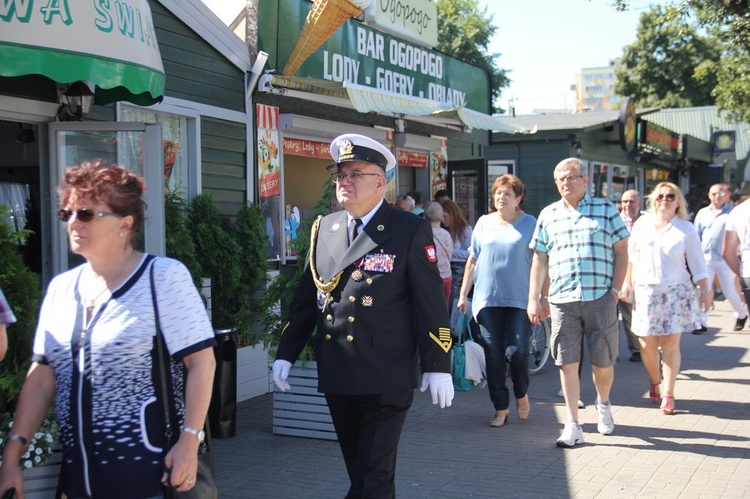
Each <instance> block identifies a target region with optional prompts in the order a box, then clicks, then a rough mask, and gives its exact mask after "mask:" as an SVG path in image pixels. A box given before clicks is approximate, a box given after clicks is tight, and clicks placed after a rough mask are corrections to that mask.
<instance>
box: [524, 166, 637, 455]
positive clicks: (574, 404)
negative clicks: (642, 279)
mask: <svg viewBox="0 0 750 499" xmlns="http://www.w3.org/2000/svg"><path fill="white" fill-rule="evenodd" d="M554 177H555V184H556V185H557V189H558V191H559V192H560V195H561V196H562V199H560V201H556V202H555V203H552V204H551V205H549V206H547V207H546V208H544V209H543V210H542V212H541V213H540V214H539V218H538V220H537V225H536V230H535V233H534V237H533V238H532V240H531V243H530V245H529V246H530V248H531V249H532V250H533V251H534V256H533V259H532V264H531V277H530V286H529V306H528V314H529V320H531V321H532V322H533V323H535V324H539V323H541V321H542V320H544V319H546V317H547V316H548V315H551V317H552V354H553V355H554V358H555V363H556V364H557V365H558V366H559V367H560V381H561V383H562V387H563V394H564V395H565V405H566V407H567V416H568V419H567V422H566V423H565V429H564V430H563V434H562V436H560V438H559V439H558V440H557V445H558V447H573V446H574V445H578V444H582V443H583V430H582V429H581V426H580V425H579V424H578V399H579V396H580V391H581V387H580V380H579V377H578V365H579V363H580V362H581V354H582V338H585V339H586V344H587V345H588V349H589V358H590V361H591V369H592V371H593V378H594V386H595V387H596V393H597V404H596V408H597V412H598V414H599V421H598V424H597V430H598V431H599V433H601V434H603V435H609V434H610V433H612V432H613V431H614V429H615V424H614V421H613V419H612V411H611V408H610V404H609V392H610V389H611V388H612V381H613V380H614V365H615V362H616V361H617V354H618V352H619V328H618V321H617V302H618V299H619V294H620V289H619V288H620V286H621V285H622V281H623V279H624V278H625V272H626V270H627V263H628V247H627V239H628V229H627V228H626V227H625V224H624V223H623V221H622V218H620V214H619V213H618V211H617V209H616V208H615V206H614V205H613V204H612V203H610V202H609V201H607V200H606V199H598V198H592V197H591V196H589V195H588V193H587V189H588V183H589V177H588V175H586V165H585V164H584V163H583V161H581V160H580V159H578V158H567V159H564V160H562V161H560V163H558V164H557V166H556V167H555V171H554ZM548 272H549V279H550V288H549V296H541V291H542V284H543V283H544V278H545V276H546V275H547V273H548Z"/></svg>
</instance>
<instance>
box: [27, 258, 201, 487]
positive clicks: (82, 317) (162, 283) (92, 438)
mask: <svg viewBox="0 0 750 499" xmlns="http://www.w3.org/2000/svg"><path fill="white" fill-rule="evenodd" d="M152 262H153V264H154V266H155V267H154V271H155V272H154V281H155V287H156V296H157V301H158V305H159V314H160V321H161V327H162V331H163V335H164V338H165V341H166V344H167V349H168V350H169V352H170V354H171V355H172V358H173V362H172V369H171V371H172V389H173V392H174V393H173V396H172V400H174V401H175V402H174V404H173V411H174V414H173V424H177V425H179V423H181V421H182V419H183V415H184V391H183V388H184V386H183V369H182V362H181V359H182V358H184V357H185V356H187V355H190V354H191V353H195V352H197V351H200V350H203V349H204V348H209V347H211V346H213V345H214V344H215V340H214V333H213V329H212V327H211V323H210V322H209V320H208V316H207V314H206V310H205V307H204V305H203V301H202V300H201V297H200V295H199V294H198V291H197V290H196V288H195V286H194V284H193V281H192V279H191V277H190V273H189V272H188V270H187V268H186V267H185V266H184V265H183V264H182V263H180V262H178V261H176V260H172V259H169V258H154V257H153V256H151V255H144V256H143V258H142V260H141V262H140V264H139V265H138V267H137V269H136V270H135V271H134V272H133V274H132V275H131V276H130V277H129V278H128V279H127V280H126V281H125V282H124V283H123V284H122V285H121V286H120V287H119V288H118V289H117V290H115V291H114V292H113V293H112V296H111V297H110V298H109V299H108V300H107V301H106V302H105V303H103V304H102V305H101V306H100V307H99V308H97V309H95V310H94V313H93V316H92V319H91V322H90V323H89V324H86V309H85V306H84V303H83V299H82V297H81V295H80V292H79V289H78V286H79V281H80V278H81V274H82V272H83V270H84V268H85V267H86V265H82V266H80V267H77V268H74V269H72V270H70V271H68V272H65V273H64V274H61V275H59V276H57V277H55V278H54V279H53V280H52V282H51V283H50V285H49V288H48V290H47V295H46V296H45V298H44V302H43V303H42V309H41V314H40V319H39V325H38V327H37V331H36V337H35V339H34V356H33V360H34V361H35V362H39V363H41V364H48V365H49V366H50V368H51V369H52V372H53V374H54V376H55V382H56V385H57V399H56V413H57V421H58V425H59V430H60V440H61V442H62V446H63V453H64V458H63V469H62V472H61V475H62V477H63V478H62V479H63V488H64V491H65V492H66V494H67V495H68V497H108V498H119V497H122V498H126V497H127V498H137V497H154V496H158V495H160V494H161V493H162V488H161V483H160V481H161V475H162V472H163V465H162V463H163V457H164V454H165V451H164V446H165V436H164V427H165V425H164V413H163V407H162V405H160V404H159V402H158V400H157V396H159V394H158V393H157V392H158V391H160V390H159V388H158V387H159V383H158V374H157V372H156V371H155V366H156V364H155V359H156V353H155V348H154V345H155V344H154V339H155V334H156V324H155V321H154V308H153V303H152V299H151V285H150V279H149V268H150V265H151V263H152ZM155 380H156V381H155ZM176 428H179V426H176Z"/></svg>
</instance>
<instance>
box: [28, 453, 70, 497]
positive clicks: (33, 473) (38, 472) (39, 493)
mask: <svg viewBox="0 0 750 499" xmlns="http://www.w3.org/2000/svg"><path fill="white" fill-rule="evenodd" d="M52 448H53V453H52V456H50V458H49V459H48V461H47V463H46V464H45V465H43V466H36V467H34V468H26V469H24V470H23V488H24V493H25V497H26V499H55V494H56V493H57V479H58V477H59V476H60V463H61V462H62V449H61V448H60V446H59V443H57V445H53V447H52Z"/></svg>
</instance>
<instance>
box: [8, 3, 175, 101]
mask: <svg viewBox="0 0 750 499" xmlns="http://www.w3.org/2000/svg"><path fill="white" fill-rule="evenodd" d="M3 3H4V4H5V9H4V12H3V9H2V8H1V6H2V4H3ZM35 5H36V3H35V2H31V1H27V2H21V1H13V0H11V1H10V2H9V3H8V2H1V1H0V76H4V77H15V76H26V75H33V74H38V75H42V76H45V77H47V78H49V79H51V80H54V81H56V82H58V83H73V82H75V81H79V80H85V81H90V82H93V83H94V84H95V85H96V86H97V89H96V94H95V101H96V103H98V104H108V103H110V102H114V101H120V100H126V101H130V102H133V103H135V104H139V105H151V104H154V103H156V102H159V101H161V99H162V97H163V95H164V84H165V76H164V66H163V65H162V61H161V55H160V53H159V46H158V44H157V41H156V32H155V30H154V24H153V21H152V19H151V9H150V8H149V5H148V1H147V0H130V1H128V2H127V3H125V2H81V1H75V2H71V1H68V2H52V3H49V4H47V5H46V6H37V8H34V7H35ZM106 5H109V7H107V6H106Z"/></svg>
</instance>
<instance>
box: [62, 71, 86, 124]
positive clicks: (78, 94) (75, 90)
mask: <svg viewBox="0 0 750 499" xmlns="http://www.w3.org/2000/svg"><path fill="white" fill-rule="evenodd" d="M94 88H95V86H94V84H93V83H91V82H90V81H86V80H79V81H74V82H73V83H69V84H65V83H58V84H57V99H58V102H60V111H59V112H58V117H59V118H60V119H61V120H62V121H66V120H68V119H70V118H73V119H76V120H78V121H81V120H82V119H83V117H84V116H85V115H87V114H88V113H89V111H90V110H91V103H92V102H93V101H94Z"/></svg>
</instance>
